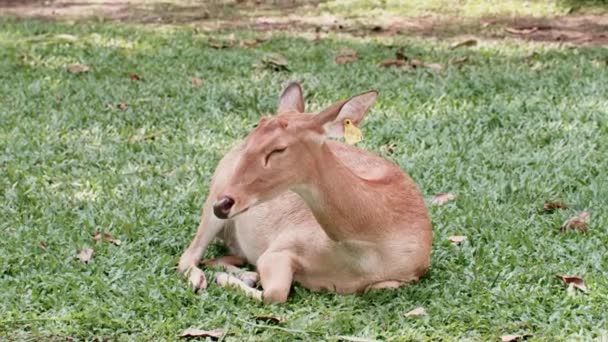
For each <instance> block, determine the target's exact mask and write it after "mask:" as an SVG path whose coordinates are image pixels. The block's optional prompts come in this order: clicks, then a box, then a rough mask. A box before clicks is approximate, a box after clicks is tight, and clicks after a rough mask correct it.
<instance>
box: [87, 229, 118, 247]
mask: <svg viewBox="0 0 608 342" xmlns="http://www.w3.org/2000/svg"><path fill="white" fill-rule="evenodd" d="M93 240H95V241H102V240H103V241H106V242H109V243H113V244H115V245H116V246H120V244H121V242H120V240H118V239H116V238H114V237H113V236H112V235H111V234H110V233H102V232H101V231H97V233H95V234H94V235H93Z"/></svg>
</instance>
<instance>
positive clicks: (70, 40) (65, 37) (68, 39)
mask: <svg viewBox="0 0 608 342" xmlns="http://www.w3.org/2000/svg"><path fill="white" fill-rule="evenodd" d="M55 39H57V40H60V41H64V42H66V43H73V42H76V41H78V37H76V36H74V35H72V34H67V33H61V34H56V35H55Z"/></svg>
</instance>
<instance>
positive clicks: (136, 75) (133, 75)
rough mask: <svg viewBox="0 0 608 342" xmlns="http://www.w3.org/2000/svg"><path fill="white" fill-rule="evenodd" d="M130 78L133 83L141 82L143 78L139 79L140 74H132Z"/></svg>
mask: <svg viewBox="0 0 608 342" xmlns="http://www.w3.org/2000/svg"><path fill="white" fill-rule="evenodd" d="M129 78H130V79H131V81H141V77H139V75H138V74H131V75H130V76H129Z"/></svg>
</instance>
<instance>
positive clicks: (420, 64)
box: [410, 58, 424, 69]
mask: <svg viewBox="0 0 608 342" xmlns="http://www.w3.org/2000/svg"><path fill="white" fill-rule="evenodd" d="M410 66H411V67H412V68H414V69H416V68H422V67H424V63H423V62H422V61H421V60H419V59H416V58H413V59H412V60H411V61H410Z"/></svg>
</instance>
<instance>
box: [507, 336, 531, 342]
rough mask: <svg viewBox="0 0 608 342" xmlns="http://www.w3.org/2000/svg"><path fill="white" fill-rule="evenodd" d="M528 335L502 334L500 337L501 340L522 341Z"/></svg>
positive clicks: (509, 341)
mask: <svg viewBox="0 0 608 342" xmlns="http://www.w3.org/2000/svg"><path fill="white" fill-rule="evenodd" d="M528 337H532V335H530V334H523V335H503V336H501V337H500V340H501V341H502V342H513V341H522V340H525V339H527V338H528Z"/></svg>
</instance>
